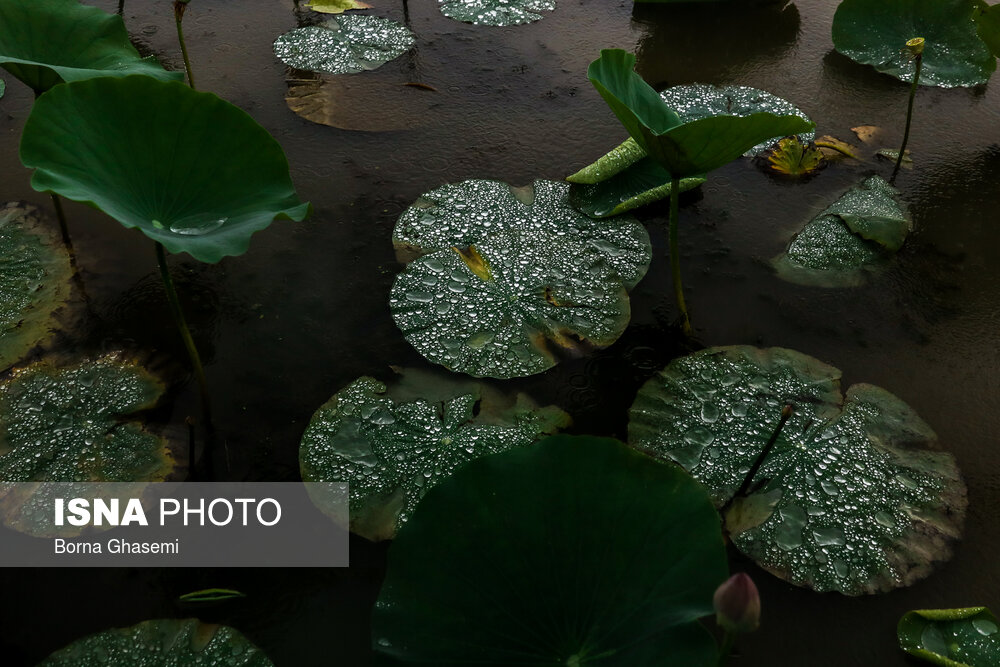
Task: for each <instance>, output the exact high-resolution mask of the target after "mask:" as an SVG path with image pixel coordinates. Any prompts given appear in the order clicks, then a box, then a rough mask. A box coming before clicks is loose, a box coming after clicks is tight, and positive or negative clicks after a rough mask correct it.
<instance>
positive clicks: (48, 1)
mask: <svg viewBox="0 0 1000 667" xmlns="http://www.w3.org/2000/svg"><path fill="white" fill-rule="evenodd" d="M0 66H3V68H4V69H6V70H7V71H8V72H10V73H11V74H13V75H14V76H16V77H17V78H18V79H20V80H21V81H22V82H24V83H25V84H26V85H28V86H29V87H31V88H32V89H33V90H35V91H36V92H38V93H41V92H44V91H46V90H48V89H49V88H51V87H52V86H54V85H56V84H58V83H62V82H64V81H80V80H81V79H90V78H93V77H100V76H127V75H129V74H143V75H145V76H151V77H155V78H157V79H162V80H165V81H180V80H183V78H184V74H183V73H182V72H167V71H166V70H164V69H163V68H162V67H160V64H159V63H158V62H156V59H155V58H153V57H149V58H142V57H140V56H139V52H138V51H136V50H135V47H133V46H132V43H131V42H130V41H129V37H128V32H127V31H126V30H125V23H124V22H123V21H122V18H121V17H120V16H118V15H117V14H108V13H107V12H105V11H102V10H100V9H98V8H97V7H89V6H87V5H83V4H80V3H79V2H76V1H75V0H3V2H2V3H0ZM0 92H2V91H0Z"/></svg>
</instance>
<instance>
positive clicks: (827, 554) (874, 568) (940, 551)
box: [629, 346, 966, 595]
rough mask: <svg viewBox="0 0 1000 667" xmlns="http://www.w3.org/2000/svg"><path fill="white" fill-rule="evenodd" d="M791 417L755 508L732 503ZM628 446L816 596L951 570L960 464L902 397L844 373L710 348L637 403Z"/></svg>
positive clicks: (875, 588)
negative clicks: (706, 502) (679, 475)
mask: <svg viewBox="0 0 1000 667" xmlns="http://www.w3.org/2000/svg"><path fill="white" fill-rule="evenodd" d="M786 405H791V406H793V408H794V413H793V414H792V417H791V418H790V419H789V421H788V423H787V424H786V425H785V426H784V429H783V430H781V432H780V434H779V435H778V438H777V440H776V443H775V445H774V449H773V450H772V451H771V453H770V455H769V456H767V457H766V458H764V460H763V463H762V465H761V466H760V468H759V471H758V472H757V474H756V475H755V476H754V477H753V479H752V480H751V481H752V482H753V485H752V486H751V487H750V489H749V495H747V496H746V497H742V496H740V497H735V498H734V495H735V494H736V493H737V491H738V490H739V489H740V487H741V485H742V483H743V480H744V478H745V477H746V475H747V474H748V471H749V470H750V468H751V466H752V465H753V464H754V462H755V461H757V459H758V457H759V455H760V454H761V452H762V451H763V449H764V447H765V444H766V443H767V442H768V440H769V439H770V438H771V436H772V433H773V432H774V430H775V427H776V426H777V424H778V421H779V416H780V413H781V412H782V409H783V406H786ZM629 440H630V442H631V443H632V444H633V445H634V446H635V447H637V448H638V449H640V450H642V451H645V452H648V453H650V454H652V455H654V456H657V457H659V458H663V459H666V460H674V461H676V462H677V463H679V464H680V465H681V466H683V467H684V469H686V470H688V471H689V472H690V473H691V474H692V475H693V476H694V477H695V479H697V480H699V481H700V482H702V483H703V484H704V485H705V486H706V488H707V489H708V490H709V493H710V494H711V495H712V498H713V500H714V501H715V503H716V505H718V506H720V507H727V508H728V511H727V512H726V516H725V521H726V526H727V528H728V530H729V532H730V536H731V538H732V542H733V544H734V545H735V546H736V547H737V548H738V549H739V550H740V551H742V552H743V553H745V554H746V555H748V556H749V557H751V558H752V559H754V560H755V561H757V563H759V564H760V565H761V567H763V568H764V569H766V570H768V571H770V572H772V573H774V574H775V575H777V576H779V577H781V578H782V579H786V580H787V581H790V582H792V583H793V584H796V585H799V586H806V587H809V588H813V589H815V590H817V591H838V592H841V593H844V594H846V595H860V594H864V593H877V592H883V591H887V590H891V589H893V588H896V587H900V586H907V585H909V584H911V583H913V582H914V581H916V580H917V579H920V578H922V577H925V576H927V574H928V573H929V572H930V570H931V568H932V566H933V564H934V563H935V562H936V561H943V560H946V559H948V558H949V557H950V555H951V546H950V543H951V541H952V540H954V539H955V538H957V537H958V535H959V534H960V532H961V526H962V522H963V519H964V514H965V506H966V492H965V484H964V482H963V481H962V478H961V475H960V473H959V471H958V468H957V467H956V465H955V460H954V457H952V456H951V454H948V453H946V452H942V451H940V448H939V446H938V442H937V437H936V436H935V435H934V432H933V431H932V430H931V429H930V427H929V426H927V424H925V423H924V422H923V421H921V419H920V418H919V417H918V416H917V415H916V413H914V411H913V410H912V409H911V408H910V407H909V406H908V405H906V404H905V403H903V401H901V400H900V399H899V398H897V397H895V396H893V395H892V394H890V393H889V392H887V391H885V390H884V389H880V388H878V387H874V386H871V385H862V384H859V385H854V386H853V387H851V388H850V389H849V390H848V391H847V394H846V396H842V395H841V393H840V371H838V370H837V369H835V368H832V367H830V366H827V365H825V364H822V363H821V362H819V361H817V360H816V359H814V358H812V357H808V356H806V355H804V354H801V353H799V352H794V351H792V350H785V349H781V348H770V349H759V348H754V347H748V346H733V347H720V348H710V349H707V350H703V351H701V352H697V353H695V354H692V355H689V356H686V357H682V358H680V359H677V360H675V361H673V362H671V363H670V364H669V365H668V366H667V367H666V369H664V370H663V371H662V372H661V373H660V374H659V375H657V376H656V377H654V378H652V379H651V380H649V382H647V383H646V384H645V385H644V386H643V387H642V388H641V389H640V390H639V394H638V396H637V397H636V401H635V403H634V404H633V406H632V409H631V413H630V422H629Z"/></svg>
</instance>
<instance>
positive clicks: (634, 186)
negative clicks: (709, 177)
mask: <svg viewBox="0 0 1000 667" xmlns="http://www.w3.org/2000/svg"><path fill="white" fill-rule="evenodd" d="M705 180H706V179H705V178H703V177H699V176H692V177H691V178H682V179H681V181H680V191H681V192H687V191H688V190H693V189H694V188H696V187H698V186H699V185H701V184H702V183H704V182H705ZM672 187H673V185H672V184H671V181H670V174H669V173H668V172H667V170H666V169H664V168H663V167H662V166H660V163H659V162H657V161H656V160H654V159H653V158H651V157H645V158H643V159H641V160H639V161H638V162H636V163H635V164H633V165H631V166H630V167H628V168H627V169H625V170H624V171H622V172H620V173H617V174H615V175H614V176H612V177H611V178H609V179H607V180H605V181H602V182H600V183H595V184H593V185H580V184H577V183H574V184H573V185H571V186H570V189H569V201H570V203H571V204H572V205H573V207H574V208H576V209H577V210H579V211H582V212H583V213H586V214H587V215H588V216H590V217H592V218H607V217H610V216H616V215H621V214H623V213H627V212H628V211H631V210H633V209H637V208H639V207H640V206H645V205H646V204H652V203H653V202H656V201H659V200H661V199H666V198H667V197H669V196H670V189H671V188H672Z"/></svg>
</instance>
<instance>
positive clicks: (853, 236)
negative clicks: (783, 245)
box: [773, 176, 912, 287]
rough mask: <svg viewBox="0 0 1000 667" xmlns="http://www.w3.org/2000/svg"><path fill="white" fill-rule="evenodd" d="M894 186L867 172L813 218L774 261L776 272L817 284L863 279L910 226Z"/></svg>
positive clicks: (897, 246) (894, 248) (899, 244)
mask: <svg viewBox="0 0 1000 667" xmlns="http://www.w3.org/2000/svg"><path fill="white" fill-rule="evenodd" d="M897 194H898V193H897V192H896V190H895V189H894V188H893V187H892V186H891V185H889V183H888V182H887V181H886V180H885V179H884V178H882V177H881V176H871V177H869V178H868V179H866V180H865V181H864V182H862V183H861V184H860V185H858V186H855V187H854V188H851V189H850V190H848V191H847V192H846V193H845V194H844V195H843V196H841V197H840V199H838V200H837V201H836V202H834V203H833V204H832V205H830V206H829V207H828V208H827V209H826V210H824V211H823V212H822V213H820V214H819V215H817V216H816V217H815V218H813V219H812V220H811V221H809V223H807V224H806V226H805V227H803V228H802V230H801V231H800V232H799V233H798V234H796V235H795V237H794V238H793V239H792V240H791V242H790V243H789V244H788V249H787V250H786V251H785V252H784V253H783V254H782V255H780V256H778V257H777V258H775V259H774V260H773V264H774V266H775V268H776V270H777V271H778V275H779V276H781V277H782V278H784V279H785V280H789V281H791V282H796V283H802V284H805V285H816V286H821V287H847V286H853V285H859V284H862V283H863V282H864V280H865V275H866V273H867V272H868V271H870V270H872V269H874V268H876V267H878V266H879V265H880V264H881V263H884V261H885V259H886V258H887V257H888V256H890V255H891V254H892V253H894V252H896V251H898V250H899V249H900V248H901V247H902V246H903V243H904V242H905V240H906V237H907V235H908V234H909V232H910V230H911V229H912V223H911V222H910V218H909V215H908V214H907V212H906V210H905V209H904V207H903V206H902V205H901V204H900V203H899V202H898V201H897V199H896V195H897Z"/></svg>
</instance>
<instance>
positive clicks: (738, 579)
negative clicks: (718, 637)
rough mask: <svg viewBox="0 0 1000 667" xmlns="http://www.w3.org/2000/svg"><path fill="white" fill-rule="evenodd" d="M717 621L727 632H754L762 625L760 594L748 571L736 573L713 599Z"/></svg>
mask: <svg viewBox="0 0 1000 667" xmlns="http://www.w3.org/2000/svg"><path fill="white" fill-rule="evenodd" d="M712 602H713V604H714V605H715V612H716V616H715V619H716V622H717V623H718V624H719V626H720V627H721V628H723V629H724V630H726V631H727V632H741V633H742V632H753V631H754V630H756V629H757V628H758V627H759V626H760V594H759V593H758V592H757V587H756V586H755V585H754V583H753V579H751V578H750V576H749V575H748V574H746V573H743V572H740V573H739V574H734V575H733V576H731V577H730V578H729V579H727V580H726V581H725V583H723V584H722V585H721V586H719V587H718V588H717V589H716V591H715V597H714V598H713V599H712Z"/></svg>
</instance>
